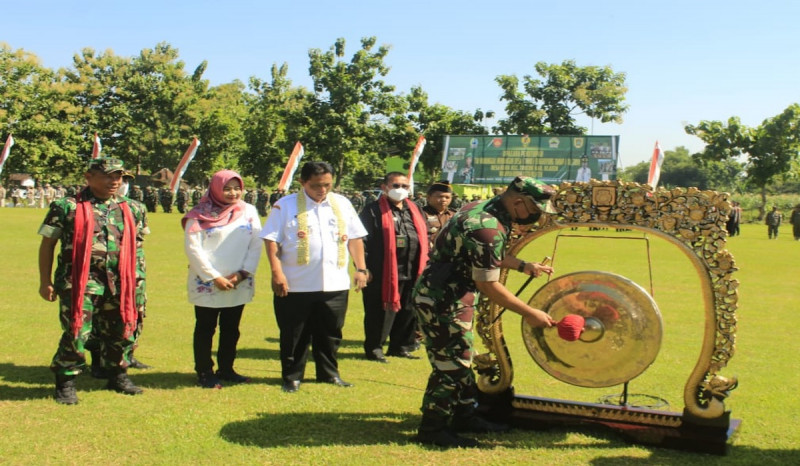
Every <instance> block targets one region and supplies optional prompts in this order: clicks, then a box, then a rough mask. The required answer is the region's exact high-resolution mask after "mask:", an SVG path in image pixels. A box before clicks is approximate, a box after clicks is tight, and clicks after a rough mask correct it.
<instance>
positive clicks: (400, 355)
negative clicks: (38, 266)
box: [386, 350, 419, 359]
mask: <svg viewBox="0 0 800 466" xmlns="http://www.w3.org/2000/svg"><path fill="white" fill-rule="evenodd" d="M386 355H387V356H394V357H396V358H406V359H419V356H414V355H413V354H411V353H409V352H408V351H405V350H401V351H389V352H387V353H386Z"/></svg>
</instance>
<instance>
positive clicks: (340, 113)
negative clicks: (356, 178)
mask: <svg viewBox="0 0 800 466" xmlns="http://www.w3.org/2000/svg"><path fill="white" fill-rule="evenodd" d="M376 41H377V40H376V38H375V37H367V38H363V39H361V49H360V50H358V51H357V52H356V53H355V54H353V56H352V58H351V59H350V61H349V62H347V61H345V60H344V59H343V58H344V55H345V40H344V39H343V38H339V39H337V40H336V42H335V44H334V45H333V46H332V47H331V48H330V49H329V50H328V51H327V52H323V51H321V50H319V49H311V50H310V51H309V53H308V55H309V58H310V67H309V74H310V75H311V78H312V80H313V84H314V85H313V92H314V97H313V100H312V103H311V106H310V108H309V117H310V120H309V122H310V126H309V127H308V128H307V131H306V134H305V136H304V138H303V141H305V142H307V146H306V152H307V153H308V154H310V155H311V156H312V158H315V159H318V160H325V161H327V162H329V163H331V164H332V165H333V166H334V168H335V170H336V177H335V180H336V181H335V184H336V186H338V185H339V183H340V182H341V179H342V176H344V175H345V174H351V173H353V172H356V171H364V170H368V169H369V167H370V166H374V165H375V164H376V161H378V160H382V159H383V158H385V157H386V155H388V153H389V149H390V147H387V141H389V140H390V138H387V135H386V134H385V132H384V131H383V128H382V127H381V125H383V124H385V123H386V122H387V121H388V119H390V118H391V117H392V116H393V115H395V114H397V113H398V112H402V111H403V107H404V102H403V101H404V99H403V98H402V97H400V96H397V95H395V94H394V86H391V85H389V84H386V83H385V82H384V81H383V80H382V79H381V78H382V77H383V76H386V74H387V73H388V72H389V67H388V66H386V64H385V63H384V59H385V58H386V55H387V54H388V53H389V47H388V46H385V45H382V46H380V47H378V48H377V50H373V49H374V48H375V44H376ZM412 144H413V143H412Z"/></svg>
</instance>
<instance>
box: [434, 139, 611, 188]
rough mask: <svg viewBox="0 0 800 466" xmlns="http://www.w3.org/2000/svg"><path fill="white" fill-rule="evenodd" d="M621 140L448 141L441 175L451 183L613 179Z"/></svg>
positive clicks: (443, 156)
mask: <svg viewBox="0 0 800 466" xmlns="http://www.w3.org/2000/svg"><path fill="white" fill-rule="evenodd" d="M618 147H619V136H561V135H559V136H547V135H537V136H528V135H512V136H493V135H488V136H487V135H484V136H446V137H445V144H444V153H443V154H442V174H443V177H444V178H446V179H447V180H448V181H449V182H450V183H453V184H507V183H510V182H511V181H512V180H513V179H514V177H515V176H517V175H523V176H532V177H534V178H537V179H539V180H541V181H543V182H545V183H549V184H557V183H560V182H562V181H588V180H590V179H597V180H615V179H616V178H617V161H618V160H619V157H618V152H617V149H618Z"/></svg>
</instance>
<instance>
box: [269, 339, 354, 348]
mask: <svg viewBox="0 0 800 466" xmlns="http://www.w3.org/2000/svg"><path fill="white" fill-rule="evenodd" d="M264 341H266V342H267V343H274V344H276V345H280V343H281V341H280V339H278V338H277V337H266V338H264ZM351 347H352V348H358V349H361V348H363V347H364V340H347V339H343V340H342V343H341V345H340V348H351Z"/></svg>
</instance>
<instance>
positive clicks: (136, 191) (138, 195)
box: [130, 184, 144, 202]
mask: <svg viewBox="0 0 800 466" xmlns="http://www.w3.org/2000/svg"><path fill="white" fill-rule="evenodd" d="M130 198H131V199H133V200H134V201H138V202H144V191H142V188H140V187H139V185H138V184H135V185H133V187H132V188H131V195H130Z"/></svg>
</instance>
